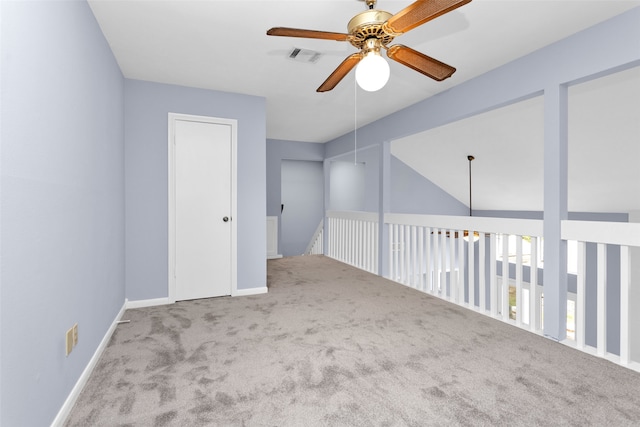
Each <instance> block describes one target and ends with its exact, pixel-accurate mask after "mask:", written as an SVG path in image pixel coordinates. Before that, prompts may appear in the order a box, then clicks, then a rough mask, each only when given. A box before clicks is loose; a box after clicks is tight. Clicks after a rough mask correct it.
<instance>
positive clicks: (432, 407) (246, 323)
mask: <svg viewBox="0 0 640 427" xmlns="http://www.w3.org/2000/svg"><path fill="white" fill-rule="evenodd" d="M268 286H269V293H268V294H264V295H256V296H249V297H237V298H227V297H224V298H212V299H203V300H194V301H184V302H178V303H176V304H173V305H167V306H159V307H149V308H140V309H132V310H127V311H126V313H125V314H124V317H123V319H130V320H131V323H125V324H120V325H119V326H118V327H117V329H116V332H115V334H114V335H113V337H112V338H111V341H110V343H109V345H108V347H107V348H106V350H105V351H104V353H103V355H102V357H101V359H100V361H99V362H98V364H97V366H96V368H95V370H94V371H93V373H92V375H91V377H90V379H89V381H88V383H87V385H86V386H85V388H84V390H83V391H82V392H81V394H80V396H79V398H78V400H77V402H76V405H75V406H74V408H73V409H72V411H71V414H70V416H69V418H68V420H67V422H66V425H67V426H83V427H84V426H116V425H118V426H125V425H126V426H458V425H462V426H493V425H504V426H507V425H508V426H549V425H554V426H555V425H564V426H587V425H593V426H605V425H606V426H638V425H640V374H639V373H637V372H635V371H631V370H628V369H625V368H622V367H620V366H618V365H615V364H613V363H611V362H608V361H606V360H602V359H598V358H595V357H592V356H590V355H587V354H585V353H582V352H579V351H577V350H574V349H572V348H569V347H567V346H564V345H562V344H558V343H556V342H553V341H551V340H548V339H545V338H542V337H540V336H537V335H534V334H531V333H529V332H526V331H524V330H520V329H518V328H516V327H513V326H511V325H508V324H505V323H503V322H500V321H497V320H493V319H490V318H488V317H486V316H483V315H480V314H477V313H474V312H472V311H469V310H466V309H464V308H461V307H458V306H456V305H454V304H451V303H448V302H446V301H443V300H440V299H438V298H435V297H432V296H429V295H426V294H423V293H421V292H418V291H416V290H414V289H410V288H407V287H404V286H402V285H399V284H396V283H393V282H391V281H388V280H385V279H383V278H380V277H378V276H375V275H371V274H368V273H366V272H363V271H360V270H358V269H355V268H352V267H350V266H347V265H345V264H342V263H340V262H337V261H334V260H332V259H329V258H326V257H323V256H306V257H291V258H282V259H278V260H270V261H269V262H268Z"/></svg>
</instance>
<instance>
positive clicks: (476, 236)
mask: <svg viewBox="0 0 640 427" xmlns="http://www.w3.org/2000/svg"><path fill="white" fill-rule="evenodd" d="M467 160H469V216H470V217H472V216H473V208H472V204H471V202H472V200H471V162H472V161H473V160H475V157H473V156H467ZM463 239H464V240H466V241H467V242H469V241H471V236H469V230H464V234H463ZM478 239H480V234H479V233H478V232H477V231H474V232H473V241H474V242H477V241H478Z"/></svg>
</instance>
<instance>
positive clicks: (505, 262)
mask: <svg viewBox="0 0 640 427" xmlns="http://www.w3.org/2000/svg"><path fill="white" fill-rule="evenodd" d="M502 320H504V321H509V235H508V234H503V235H502Z"/></svg>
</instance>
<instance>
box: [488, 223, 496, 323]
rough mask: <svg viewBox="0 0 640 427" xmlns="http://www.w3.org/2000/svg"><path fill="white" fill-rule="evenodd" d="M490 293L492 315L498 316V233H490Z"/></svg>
mask: <svg viewBox="0 0 640 427" xmlns="http://www.w3.org/2000/svg"><path fill="white" fill-rule="evenodd" d="M489 294H490V298H489V301H490V304H491V307H490V309H491V316H492V317H498V278H497V272H496V235H495V233H491V234H490V235H489Z"/></svg>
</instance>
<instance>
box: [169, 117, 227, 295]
mask: <svg viewBox="0 0 640 427" xmlns="http://www.w3.org/2000/svg"><path fill="white" fill-rule="evenodd" d="M177 120H186V121H192V122H201V123H214V124H219V125H227V126H230V127H231V212H230V215H229V216H230V217H231V295H232V296H235V295H237V294H238V260H237V253H238V251H237V238H238V227H237V225H236V224H237V221H236V218H237V207H238V197H237V191H238V190H237V189H238V185H237V184H238V179H237V178H238V175H237V164H238V156H237V153H238V121H237V120H234V119H223V118H219V117H207V116H194V115H189V114H178V113H169V134H168V135H169V138H168V140H169V141H168V150H169V156H168V157H169V164H168V169H169V175H168V176H169V186H168V187H169V206H168V211H169V224H168V230H169V269H168V274H169V292H168V295H169V296H168V300H169V303H174V302H176V224H175V218H176V204H175V200H176V199H175V197H176V185H175V158H176V150H175V122H176V121H177Z"/></svg>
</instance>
